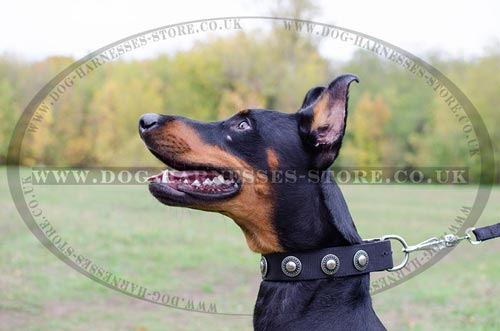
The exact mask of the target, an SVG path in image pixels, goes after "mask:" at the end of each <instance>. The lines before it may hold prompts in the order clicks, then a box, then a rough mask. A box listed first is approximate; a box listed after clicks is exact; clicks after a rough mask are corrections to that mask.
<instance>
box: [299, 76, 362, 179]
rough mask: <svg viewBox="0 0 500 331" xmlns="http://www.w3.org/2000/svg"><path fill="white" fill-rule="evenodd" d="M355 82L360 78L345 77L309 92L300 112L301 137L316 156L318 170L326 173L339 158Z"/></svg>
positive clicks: (315, 163) (315, 165)
mask: <svg viewBox="0 0 500 331" xmlns="http://www.w3.org/2000/svg"><path fill="white" fill-rule="evenodd" d="M353 81H356V82H359V80H358V77H356V76H355V75H351V74H346V75H342V76H339V77H337V78H335V79H334V80H333V81H332V82H331V83H330V84H329V85H328V86H327V87H326V88H325V87H315V88H313V89H311V90H309V92H308V93H307V94H306V97H305V98H304V102H303V107H302V108H301V109H300V110H299V112H298V115H299V129H300V134H301V136H302V139H304V141H305V142H306V144H307V145H308V146H309V148H311V149H312V150H313V153H314V154H315V160H314V167H315V168H316V169H326V168H327V167H329V166H330V165H331V164H332V163H333V161H335V158H336V157H337V155H338V152H339V150H340V146H341V145H342V138H343V137H344V132H345V126H346V119H347V98H348V92H349V85H350V84H351V83H352V82H353Z"/></svg>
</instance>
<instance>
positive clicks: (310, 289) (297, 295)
mask: <svg viewBox="0 0 500 331" xmlns="http://www.w3.org/2000/svg"><path fill="white" fill-rule="evenodd" d="M294 185H297V184H296V183H295V184H294ZM283 189H284V190H285V191H288V192H290V189H292V188H287V187H284V188H283ZM299 191H300V192H302V196H301V197H300V198H301V199H302V201H300V203H299V202H298V201H288V202H285V203H284V204H285V205H287V206H288V208H287V209H283V210H284V212H283V215H280V214H279V210H280V209H278V212H277V215H276V216H277V217H278V218H277V219H286V222H278V223H277V224H278V231H280V230H281V231H280V232H281V233H286V234H287V236H286V237H285V238H284V240H283V242H282V245H283V247H284V248H285V250H286V251H287V252H290V253H293V251H304V250H310V249H318V248H324V247H331V246H345V245H352V244H357V243H360V242H361V238H360V236H359V234H358V233H357V231H356V227H355V226H354V223H353V222H352V219H351V216H350V214H349V211H348V209H347V205H346V203H345V201H344V198H343V196H342V193H341V192H340V189H339V188H338V186H337V184H336V183H335V181H334V180H333V177H332V176H331V174H330V173H329V172H328V173H325V174H323V176H322V183H318V184H315V185H311V184H306V185H305V186H304V187H303V188H302V189H301V190H299ZM304 192H306V193H305V194H304ZM288 196H289V197H290V194H289V193H288ZM304 206H307V207H308V208H307V209H305V208H304ZM295 219H296V220H297V221H296V222H294V220H295ZM304 219H308V220H310V223H308V224H307V223H306V225H305V226H304V227H303V228H300V229H293V231H291V230H292V229H290V227H291V226H293V225H294V224H299V225H302V224H304V222H300V220H304ZM285 226H287V227H288V228H287V229H286V231H284V230H285V229H283V228H281V229H280V227H285ZM369 279H370V276H369V274H364V275H359V276H349V277H343V278H333V279H321V280H310V281H293V282H270V281H263V282H262V283H261V285H260V290H259V294H258V297H257V302H256V305H255V311H254V328H255V330H295V329H296V330H342V331H344V330H350V331H355V330H363V331H367V330H385V328H384V326H383V325H382V323H381V322H380V320H379V319H378V317H377V315H376V314H375V312H374V311H373V308H372V302H371V297H370V293H369Z"/></svg>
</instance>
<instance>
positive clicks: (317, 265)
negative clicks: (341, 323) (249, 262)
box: [260, 240, 393, 281]
mask: <svg viewBox="0 0 500 331" xmlns="http://www.w3.org/2000/svg"><path fill="white" fill-rule="evenodd" d="M392 267H393V262H392V251H391V243H390V241H389V240H371V241H364V242H362V243H361V244H358V245H351V246H339V247H330V248H322V249H318V250H313V251H306V252H297V253H273V254H267V255H263V256H262V258H261V260H260V270H261V274H262V279H263V280H264V281H304V280H315V279H325V278H337V277H348V276H354V275H361V274H366V273H369V272H374V271H383V270H387V269H390V268H392Z"/></svg>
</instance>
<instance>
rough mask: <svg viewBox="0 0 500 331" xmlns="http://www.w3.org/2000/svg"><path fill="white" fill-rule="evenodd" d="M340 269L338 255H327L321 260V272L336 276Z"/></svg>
mask: <svg viewBox="0 0 500 331" xmlns="http://www.w3.org/2000/svg"><path fill="white" fill-rule="evenodd" d="M339 267H340V260H339V258H338V257H337V256H336V255H333V254H327V255H325V257H323V259H322V260H321V270H323V272H324V273H325V274H327V275H334V274H335V273H336V272H337V271H338V270H339Z"/></svg>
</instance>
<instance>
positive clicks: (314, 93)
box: [300, 86, 326, 109]
mask: <svg viewBox="0 0 500 331" xmlns="http://www.w3.org/2000/svg"><path fill="white" fill-rule="evenodd" d="M325 88H326V87H324V86H316V87H313V88H312V89H310V90H309V91H308V92H307V94H306V96H305V97H304V101H302V106H300V109H304V108H307V107H309V106H310V105H311V104H313V103H314V102H315V101H316V100H318V97H319V96H320V95H321V93H323V91H324V90H325Z"/></svg>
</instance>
